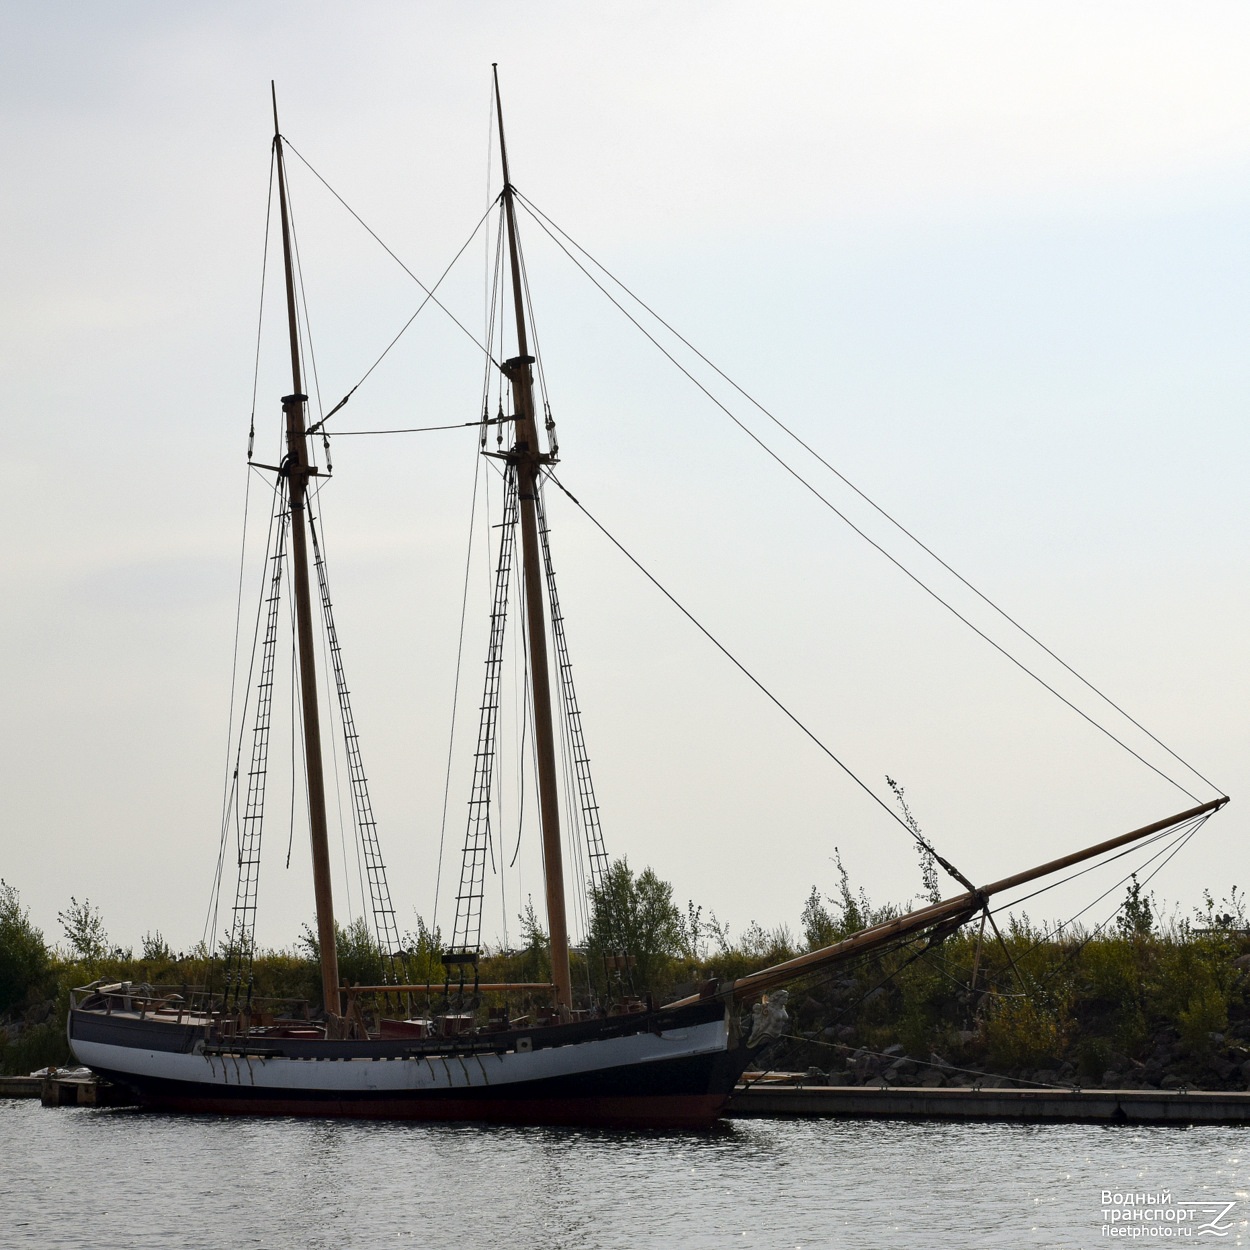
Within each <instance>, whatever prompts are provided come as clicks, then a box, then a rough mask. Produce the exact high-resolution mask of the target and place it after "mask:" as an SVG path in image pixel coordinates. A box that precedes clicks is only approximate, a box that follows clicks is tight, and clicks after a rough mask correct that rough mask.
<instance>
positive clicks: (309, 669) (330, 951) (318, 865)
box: [269, 83, 340, 1017]
mask: <svg viewBox="0 0 1250 1250" xmlns="http://www.w3.org/2000/svg"><path fill="white" fill-rule="evenodd" d="M269 87H270V91H271V92H272V94H273V144H274V150H275V152H276V154H277V162H278V202H279V205H280V206H281V209H282V258H283V260H284V262H285V264H286V313H287V322H288V325H289V328H290V334H291V389H292V392H293V393H292V394H290V395H286V396H284V397H283V399H282V411H283V412H284V413H285V415H286V449H287V459H286V465H285V466H284V471H285V472H286V475H287V482H288V488H289V492H290V504H291V565H292V580H293V582H294V584H295V625H296V634H297V636H298V638H299V676H300V702H301V705H302V708H303V714H304V760H305V766H306V769H307V773H308V834H309V838H310V839H311V841H312V865H313V896H314V899H315V901H316V907H317V942H318V946H319V948H320V951H321V993H322V998H323V1000H324V1004H325V1010H326V1014H327V1015H328V1016H331V1017H337V1016H338V1015H339V1013H340V1003H339V960H338V948H337V947H336V945H335V937H334V895H333V892H332V890H331V887H330V842H329V838H328V837H327V835H326V792H325V776H324V773H323V771H322V762H321V721H320V717H319V715H318V703H317V664H316V659H315V656H314V653H313V626H312V602H311V597H310V595H309V589H308V540H307V535H306V534H305V530H304V527H305V525H306V524H307V519H306V518H307V513H308V509H307V508H306V507H305V496H306V494H307V490H308V478H309V475H310V474H311V473H312V472H313V470H312V468H311V467H310V465H309V462H308V437H307V434H306V433H305V425H306V422H305V420H304V403H305V401H306V399H307V396H306V395H304V393H303V389H304V388H303V379H302V377H301V372H300V359H299V327H298V324H297V321H296V315H295V277H294V272H293V267H292V264H291V224H290V216H289V213H288V211H287V200H286V163H285V161H284V160H283V156H282V135H281V133H280V132H279V130H278V92H277V89H276V88H275V87H274V85H273V83H270V84H269Z"/></svg>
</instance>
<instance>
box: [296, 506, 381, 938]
mask: <svg viewBox="0 0 1250 1250" xmlns="http://www.w3.org/2000/svg"><path fill="white" fill-rule="evenodd" d="M314 505H315V506H316V509H317V511H316V512H313V510H312V509H313V506H314ZM305 510H306V512H307V514H308V532H309V536H310V537H311V538H312V544H313V556H314V560H319V561H320V563H321V571H322V576H323V577H326V578H327V579H328V577H329V570H328V559H327V556H326V550H327V548H326V529H325V525H324V524H323V523H322V520H321V488H320V483H318V486H317V489H316V490H315V491H314V493H313V497H312V499H311V500H310V501H309V503H308V506H307V507H306V509H305ZM318 534H320V540H318ZM318 590H320V578H319V579H318ZM318 616H319V618H320V624H321V629H320V630H319V631H318V634H317V639H318V641H319V642H320V644H321V671H322V672H323V673H327V674H329V673H331V672H332V671H333V668H332V664H331V661H330V640H329V632H330V627H329V623H328V622H327V621H326V614H325V606H324V602H323V604H322V608H321V612H320V613H319V614H318ZM325 687H326V688H325V691H324V696H323V697H324V699H325V712H326V720H325V723H326V725H327V726H328V727H329V730H330V735H329V737H330V762H331V763H332V765H333V767H334V802H335V805H336V807H337V809H338V818H339V849H340V851H341V852H342V855H343V884H344V889H345V890H346V892H347V918H348V920H349V921H354V920H355V918H356V917H355V913H354V912H353V911H352V874H351V869H350V868H349V867H348V865H347V834H346V832H345V829H344V822H343V781H342V777H341V776H340V774H339V750H338V741H337V739H336V738H335V736H334V725H335V719H334V718H335V716H336V715H337V716H338V725H339V728H340V729H341V730H342V733H343V743H344V750H345V751H346V743H347V726H346V724H345V722H344V720H343V709H342V707H341V706H340V705H339V703H338V700H337V699H335V698H332V697H331V695H330V688H329V681H328V680H327V682H326V683H325ZM359 835H360V830H359V829H358V828H357V822H356V808H355V796H354V794H353V805H352V846H353V848H354V849H355V852H356V878H357V881H358V882H359V884H360V913H361V916H362V917H363V916H364V914H365V908H366V904H365V894H366V892H365V875H364V869H363V867H362V866H361V848H360V836H359ZM379 945H381V942H380V941H379Z"/></svg>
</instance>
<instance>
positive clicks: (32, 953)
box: [0, 879, 50, 1013]
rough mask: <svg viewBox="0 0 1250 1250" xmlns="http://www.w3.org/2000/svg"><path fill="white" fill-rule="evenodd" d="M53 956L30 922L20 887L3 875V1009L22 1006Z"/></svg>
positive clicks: (0, 1003)
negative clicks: (9, 882) (19, 891)
mask: <svg viewBox="0 0 1250 1250" xmlns="http://www.w3.org/2000/svg"><path fill="white" fill-rule="evenodd" d="M49 963H50V957H49V954H48V947H47V944H46V943H45V942H44V940H43V934H42V933H41V932H40V931H39V930H38V929H36V928H35V926H34V925H33V924H31V922H30V912H29V911H28V910H27V909H26V908H24V907H23V906H22V904H21V900H20V899H19V898H18V893H17V890H16V889H14V887H13V886H11V885H9V884H8V883H7V882H6V881H4V880H2V879H0V1013H3V1012H6V1011H8V1010H9V1008H10V1007H15V1006H20V1005H21V1003H22V1001H23V1000H24V999H25V998H26V995H27V992H28V991H29V989H30V987H31V986H33V985H37V984H39V982H40V981H42V980H43V978H44V977H45V976H46V975H47V972H48V967H49Z"/></svg>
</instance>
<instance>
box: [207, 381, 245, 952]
mask: <svg viewBox="0 0 1250 1250" xmlns="http://www.w3.org/2000/svg"><path fill="white" fill-rule="evenodd" d="M254 399H255V396H253V401H254ZM251 498H252V475H251V474H250V473H249V474H247V485H246V486H245V487H244V491H243V538H242V541H241V543H240V544H239V578H238V588H237V590H236V592H235V602H234V645H233V647H232V649H231V653H230V712H229V715H228V717H227V721H226V768H225V776H224V777H223V779H222V786H221V848H220V850H219V852H218V855H217V872H216V875H215V878H214V881H213V893H212V894H210V896H209V915H212V914H213V911H214V909H215V899H216V896H217V894H218V891H219V889H220V882H221V872H222V860H223V857H224V854H225V846H226V834H227V831H228V830H229V827H230V825H229V822H230V796H231V794H232V793H233V791H234V789H235V787H236V786H237V785H238V783H239V774H238V769H237V768H236V769H234V770H233V776H232V775H231V772H232V770H231V768H230V755H231V748H232V747H233V746H234V704H235V699H236V697H237V695H238V691H239V633H240V630H241V627H242V624H243V568H244V563H245V558H246V555H247V522H248V512H249V508H250V504H251ZM241 745H242V742H241V740H240V746H241ZM204 930H205V933H204V940H205V941H207V931H208V916H206V917H205V920H204Z"/></svg>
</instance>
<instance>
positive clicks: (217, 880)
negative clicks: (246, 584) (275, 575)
mask: <svg viewBox="0 0 1250 1250" xmlns="http://www.w3.org/2000/svg"><path fill="white" fill-rule="evenodd" d="M251 467H252V466H250V465H249V468H251ZM251 481H252V474H251V473H249V474H248V487H247V490H246V492H245V505H244V515H243V535H244V538H243V546H242V548H241V549H240V552H239V588H238V599H237V603H236V609H235V614H236V615H235V634H236V642H235V647H236V650H235V655H236V666H237V655H238V650H237V647H238V641H237V636H238V629H239V621H238V617H239V615H240V614H241V612H242V606H243V564H244V560H245V557H246V543H247V507H246V499H247V498H248V497H249V496H250V494H251ZM285 485H286V479H285V478H278V479H276V480H275V481H274V483H273V484H272V486H271V488H270V489H271V491H272V493H273V500H272V501H271V503H272V504H273V505H274V506H271V508H270V512H269V529H268V532H267V534H266V538H265V559H264V561H263V562H262V566H261V594H260V597H259V598H258V600H257V604H256V619H255V621H254V622H253V625H252V650H251V654H250V656H249V658H248V668H247V682H246V684H245V686H244V696H243V707H242V708H241V709H240V711H239V739H238V748H237V749H236V751H235V757H234V775H233V777H232V778H231V779H230V782H229V785H228V787H227V789H226V810H224V811H223V812H222V823H221V845H220V847H219V848H218V852H217V871H216V873H215V875H214V879H213V889H212V893H211V894H210V896H209V906H208V914H207V915H206V916H205V918H204V924H205V934H204V941H205V943H207V941H208V937H207V932H208V928H209V926H210V924H211V928H212V933H213V936H214V941H216V933H217V917H218V914H219V910H220V905H221V882H222V874H223V873H224V871H225V855H226V843H227V841H228V839H229V834H230V817H231V811H230V807H229V804H230V798H231V796H232V797H233V815H234V824H235V827H236V828H237V827H238V815H239V813H238V802H239V767H240V764H241V762H242V758H243V738H244V734H245V732H246V731H245V729H244V725H245V724H246V722H247V709H248V705H249V704H250V702H251V691H252V675H253V673H254V672H255V671H256V646H257V638H258V637H259V635H260V618H261V614H262V609H263V607H264V587H265V584H266V580H267V577H268V573H269V556H270V552H271V551H272V549H273V533H274V526H275V524H276V523H278V519H279V516H280V515H281V512H282V509H283V507H284V504H283V498H284V494H285ZM237 680H238V678H237V675H236V676H235V677H234V679H233V681H234V682H237ZM230 697H231V708H232V717H231V724H230V740H231V741H233V740H234V723H233V700H234V686H233V683H232V687H231V696H230ZM226 768H227V770H229V768H230V759H229V746H228V745H227V756H226ZM210 954H211V950H210Z"/></svg>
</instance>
